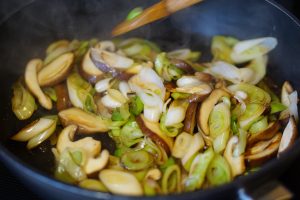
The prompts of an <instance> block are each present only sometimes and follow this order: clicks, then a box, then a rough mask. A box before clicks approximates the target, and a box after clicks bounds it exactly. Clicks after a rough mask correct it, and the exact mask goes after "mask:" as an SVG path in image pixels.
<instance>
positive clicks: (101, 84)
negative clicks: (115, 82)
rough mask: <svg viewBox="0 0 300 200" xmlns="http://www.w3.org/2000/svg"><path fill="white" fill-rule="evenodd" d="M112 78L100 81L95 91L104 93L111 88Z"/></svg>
mask: <svg viewBox="0 0 300 200" xmlns="http://www.w3.org/2000/svg"><path fill="white" fill-rule="evenodd" d="M111 79H112V78H105V79H102V80H100V81H98V82H97V83H96V85H95V89H96V91H97V92H104V91H106V90H107V89H109V88H110V81H111Z"/></svg>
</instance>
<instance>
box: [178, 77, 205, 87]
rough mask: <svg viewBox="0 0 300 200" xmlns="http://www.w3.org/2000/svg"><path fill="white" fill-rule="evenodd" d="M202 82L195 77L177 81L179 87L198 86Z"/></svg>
mask: <svg viewBox="0 0 300 200" xmlns="http://www.w3.org/2000/svg"><path fill="white" fill-rule="evenodd" d="M201 83H202V82H201V81H200V80H199V79H198V78H196V77H195V76H182V77H181V78H179V79H178V80H177V81H176V85H177V86H178V87H186V86H197V85H200V84H201Z"/></svg>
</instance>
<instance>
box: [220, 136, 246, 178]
mask: <svg viewBox="0 0 300 200" xmlns="http://www.w3.org/2000/svg"><path fill="white" fill-rule="evenodd" d="M238 143H239V138H238V137H237V136H233V137H231V138H230V139H229V141H228V143H227V146H226V149H225V151H224V157H225V159H226V160H227V162H228V163H229V165H230V168H231V175H232V177H235V176H238V175H241V174H242V173H244V171H245V170H246V166H245V160H244V155H243V154H241V155H239V156H235V155H234V149H235V148H236V147H237V145H238Z"/></svg>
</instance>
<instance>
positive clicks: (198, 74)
mask: <svg viewBox="0 0 300 200" xmlns="http://www.w3.org/2000/svg"><path fill="white" fill-rule="evenodd" d="M195 77H196V78H198V79H199V80H200V81H203V82H208V83H210V82H212V81H213V80H214V79H215V78H214V76H213V75H211V74H209V73H205V72H195Z"/></svg>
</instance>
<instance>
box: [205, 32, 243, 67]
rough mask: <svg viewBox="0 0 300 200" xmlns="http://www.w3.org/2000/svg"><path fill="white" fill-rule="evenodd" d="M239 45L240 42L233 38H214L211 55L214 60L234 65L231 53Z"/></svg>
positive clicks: (219, 36)
mask: <svg viewBox="0 0 300 200" xmlns="http://www.w3.org/2000/svg"><path fill="white" fill-rule="evenodd" d="M236 43H238V40H237V39H235V38H233V37H225V36H221V35H218V36H214V37H213V39H212V44H211V53H212V55H213V57H214V58H213V60H214V61H217V60H223V61H226V62H229V63H232V62H233V61H232V59H231V55H230V54H231V51H232V48H233V46H234V45H235V44H236Z"/></svg>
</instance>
